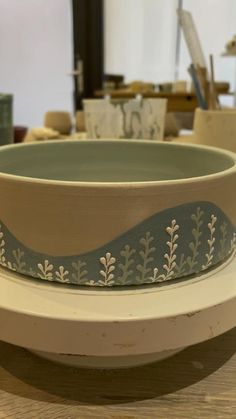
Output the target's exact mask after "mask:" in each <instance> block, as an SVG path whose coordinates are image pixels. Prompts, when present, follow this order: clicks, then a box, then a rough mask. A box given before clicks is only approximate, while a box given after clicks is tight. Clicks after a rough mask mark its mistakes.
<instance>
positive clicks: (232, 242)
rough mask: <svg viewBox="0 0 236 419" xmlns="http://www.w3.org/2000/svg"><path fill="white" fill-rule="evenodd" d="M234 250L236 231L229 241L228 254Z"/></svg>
mask: <svg viewBox="0 0 236 419" xmlns="http://www.w3.org/2000/svg"><path fill="white" fill-rule="evenodd" d="M234 252H236V233H234V234H233V238H232V239H231V241H230V250H229V254H231V253H234Z"/></svg>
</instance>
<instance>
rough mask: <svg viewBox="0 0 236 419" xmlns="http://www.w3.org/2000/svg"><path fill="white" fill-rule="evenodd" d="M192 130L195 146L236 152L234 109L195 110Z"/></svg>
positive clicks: (235, 112)
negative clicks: (199, 145)
mask: <svg viewBox="0 0 236 419" xmlns="http://www.w3.org/2000/svg"><path fill="white" fill-rule="evenodd" d="M193 129H194V141H195V143H196V144H203V145H208V146H214V147H220V148H224V149H226V150H230V151H233V152H236V109H222V110H206V111H205V110H202V109H196V111H195V117H194V128H193Z"/></svg>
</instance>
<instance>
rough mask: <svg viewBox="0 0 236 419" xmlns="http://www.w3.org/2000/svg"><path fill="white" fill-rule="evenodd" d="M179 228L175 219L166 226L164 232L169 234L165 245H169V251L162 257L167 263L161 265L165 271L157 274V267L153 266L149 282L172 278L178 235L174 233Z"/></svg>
mask: <svg viewBox="0 0 236 419" xmlns="http://www.w3.org/2000/svg"><path fill="white" fill-rule="evenodd" d="M178 230H179V225H178V224H176V220H172V222H171V226H169V227H167V228H166V232H167V233H168V234H169V236H170V240H168V241H167V242H166V244H167V246H168V247H169V253H166V254H165V255H164V258H165V259H166V261H167V263H165V264H164V265H163V269H164V270H165V273H164V274H162V275H159V276H158V275H157V274H158V268H157V267H155V268H154V270H153V276H152V277H150V280H151V282H163V281H168V280H170V279H172V278H173V276H174V269H175V267H176V262H175V260H176V254H175V252H176V249H177V247H178V244H177V243H176V242H177V240H178V238H179V236H178V234H176V232H177V231H178Z"/></svg>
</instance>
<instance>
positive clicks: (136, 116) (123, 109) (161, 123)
mask: <svg viewBox="0 0 236 419" xmlns="http://www.w3.org/2000/svg"><path fill="white" fill-rule="evenodd" d="M83 103H84V111H85V124H86V131H87V133H88V137H89V138H132V139H147V140H162V139H163V134H164V127H165V115H166V105H167V100H166V99H142V100H139V99H131V100H128V99H113V100H111V101H110V100H108V99H86V100H84V101H83Z"/></svg>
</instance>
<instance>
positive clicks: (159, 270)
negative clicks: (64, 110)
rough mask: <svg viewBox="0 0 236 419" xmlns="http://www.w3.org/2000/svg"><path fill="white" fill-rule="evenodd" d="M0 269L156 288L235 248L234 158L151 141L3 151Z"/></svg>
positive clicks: (47, 144)
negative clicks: (0, 267) (154, 285)
mask: <svg viewBox="0 0 236 419" xmlns="http://www.w3.org/2000/svg"><path fill="white" fill-rule="evenodd" d="M0 172H1V173H0V190H1V200H0V222H1V231H0V249H1V252H0V263H1V265H2V266H4V267H6V268H9V269H11V270H16V271H18V272H20V273H22V274H27V275H29V276H31V277H35V278H38V279H39V280H47V281H55V282H57V283H60V284H71V285H86V286H100V287H102V286H115V285H116V286H117V285H119V286H121V285H122V286H124V285H125V286H126V285H138V286H140V285H143V284H149V285H150V284H157V285H158V284H159V285H163V284H165V283H166V282H168V281H172V280H182V279H188V278H189V275H193V274H202V273H204V272H205V271H208V270H209V269H212V268H214V267H217V266H218V265H219V264H220V263H222V262H224V261H225V260H227V258H228V257H229V256H230V255H231V254H232V252H233V250H234V248H235V244H236V229H235V226H236V194H235V185H236V164H235V154H233V153H230V152H226V151H221V150H218V149H212V148H207V147H199V146H193V145H183V144H181V145H180V144H165V143H162V142H160V143H158V142H153V141H140V140H138V141H132V142H131V141H129V140H128V141H126V140H122V141H116V140H114V141H112V140H107V141H97V140H95V141H90V140H88V141H77V142H75V141H66V142H61V141H55V142H53V143H52V142H44V143H41V144H25V145H15V146H6V147H2V148H1V149H0Z"/></svg>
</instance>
